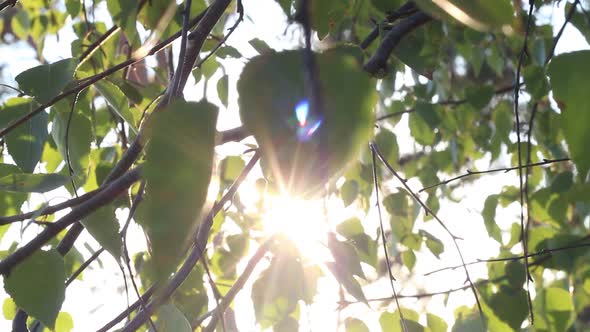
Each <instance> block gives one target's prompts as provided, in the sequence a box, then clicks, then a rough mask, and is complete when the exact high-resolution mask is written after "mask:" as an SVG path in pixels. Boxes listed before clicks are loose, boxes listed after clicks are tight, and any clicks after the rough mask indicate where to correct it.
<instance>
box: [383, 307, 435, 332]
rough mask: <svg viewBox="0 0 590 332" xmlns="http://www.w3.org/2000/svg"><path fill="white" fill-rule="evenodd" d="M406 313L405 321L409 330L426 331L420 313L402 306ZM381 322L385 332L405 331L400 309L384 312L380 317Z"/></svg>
mask: <svg viewBox="0 0 590 332" xmlns="http://www.w3.org/2000/svg"><path fill="white" fill-rule="evenodd" d="M402 311H403V313H404V322H405V324H406V327H407V332H424V330H425V329H424V326H422V325H420V324H419V323H418V322H417V320H418V315H417V313H416V312H415V311H413V310H409V309H404V308H402ZM379 324H380V325H381V330H382V331H383V332H403V331H404V330H403V329H402V321H401V318H400V315H399V311H398V310H396V311H395V312H393V313H391V312H384V313H382V314H381V316H380V317H379Z"/></svg>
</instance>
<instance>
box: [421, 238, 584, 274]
mask: <svg viewBox="0 0 590 332" xmlns="http://www.w3.org/2000/svg"><path fill="white" fill-rule="evenodd" d="M584 247H590V243H579V244H571V245H567V246H562V247H556V248H547V249H543V250H541V251H537V252H534V253H529V254H528V255H527V256H525V255H519V256H513V257H504V258H490V259H478V260H476V261H473V262H469V263H467V264H465V265H475V264H480V263H498V262H512V261H519V260H521V259H525V257H526V258H531V257H536V256H546V255H547V256H551V254H552V253H554V252H559V251H566V250H571V249H577V248H584ZM460 267H462V265H454V266H447V267H443V268H440V269H437V270H434V271H430V272H428V273H425V274H424V275H425V276H429V275H432V274H435V273H438V272H442V271H447V270H455V269H458V268H460Z"/></svg>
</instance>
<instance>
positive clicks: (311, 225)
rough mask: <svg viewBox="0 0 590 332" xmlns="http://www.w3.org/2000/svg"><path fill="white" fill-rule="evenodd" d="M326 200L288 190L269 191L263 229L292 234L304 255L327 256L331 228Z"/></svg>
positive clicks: (290, 236) (308, 256) (315, 258)
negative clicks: (292, 193)
mask: <svg viewBox="0 0 590 332" xmlns="http://www.w3.org/2000/svg"><path fill="white" fill-rule="evenodd" d="M327 218H328V217H327V213H326V208H325V206H324V200H322V199H316V200H305V199H300V198H294V197H291V196H289V195H287V194H284V195H276V196H274V195H269V196H267V197H266V199H265V204H264V210H263V216H262V221H263V224H262V225H263V226H262V227H263V230H264V233H265V234H267V235H269V236H270V235H275V234H280V235H283V236H286V237H287V238H289V239H290V240H291V241H293V243H294V244H295V246H296V247H297V248H298V249H299V252H300V253H301V255H302V256H303V257H305V258H307V259H309V260H311V261H316V260H317V261H318V262H319V261H321V260H323V259H325V255H324V253H325V252H326V250H327V247H326V242H327V235H328V233H329V232H330V226H329V222H328V220H327Z"/></svg>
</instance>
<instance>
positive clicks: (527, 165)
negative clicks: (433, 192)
mask: <svg viewBox="0 0 590 332" xmlns="http://www.w3.org/2000/svg"><path fill="white" fill-rule="evenodd" d="M570 160H571V159H570V158H560V159H544V160H543V161H540V162H537V163H532V164H526V165H521V166H520V167H519V166H513V167H500V168H493V169H488V170H485V171H470V170H467V172H466V173H465V174H461V175H459V176H455V177H454V178H450V179H448V180H444V181H441V182H439V183H435V184H432V185H429V186H426V187H424V188H422V189H420V190H418V192H419V193H420V192H423V191H426V190H428V189H432V188H436V187H438V186H441V185H445V184H448V183H449V182H453V181H456V180H460V179H462V178H465V177H468V176H472V175H480V174H488V173H497V172H504V173H508V172H510V171H512V170H515V169H520V168H532V167H536V166H544V165H549V164H554V163H559V162H564V161H570Z"/></svg>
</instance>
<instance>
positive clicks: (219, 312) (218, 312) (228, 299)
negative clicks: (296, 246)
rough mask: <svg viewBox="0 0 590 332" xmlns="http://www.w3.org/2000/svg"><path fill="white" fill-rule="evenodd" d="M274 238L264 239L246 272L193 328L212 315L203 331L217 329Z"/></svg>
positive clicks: (198, 319) (194, 323)
mask: <svg viewBox="0 0 590 332" xmlns="http://www.w3.org/2000/svg"><path fill="white" fill-rule="evenodd" d="M274 240H275V238H274V237H270V238H269V239H267V240H266V241H264V243H263V244H262V245H260V247H258V250H256V253H255V254H254V255H253V256H252V257H251V258H250V260H249V261H248V264H247V265H246V268H244V272H242V274H241V275H240V277H239V278H238V279H237V280H236V282H235V283H234V284H233V286H232V287H231V288H230V290H229V291H228V292H227V293H226V294H225V296H224V297H223V299H222V300H221V302H220V303H219V304H218V305H217V307H216V308H215V309H213V310H211V311H209V312H207V313H205V314H204V315H202V316H201V317H199V318H197V319H196V320H195V321H194V322H193V323H192V324H191V326H192V329H193V330H195V329H196V328H197V327H199V326H200V325H201V323H203V321H204V320H205V319H207V318H208V317H211V321H210V322H209V325H208V326H207V328H206V329H203V331H204V332H206V331H213V330H215V328H216V327H217V321H218V320H219V317H223V313H224V312H225V310H226V309H227V308H228V307H229V305H230V304H231V303H232V301H233V300H234V298H235V297H236V295H237V294H238V292H239V291H241V290H242V288H244V285H245V284H246V281H248V278H250V276H251V275H252V272H253V271H254V268H255V267H256V265H258V263H259V262H260V260H261V259H262V258H263V257H264V255H265V254H266V252H267V251H268V250H269V249H270V246H271V245H272V243H273V242H274Z"/></svg>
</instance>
